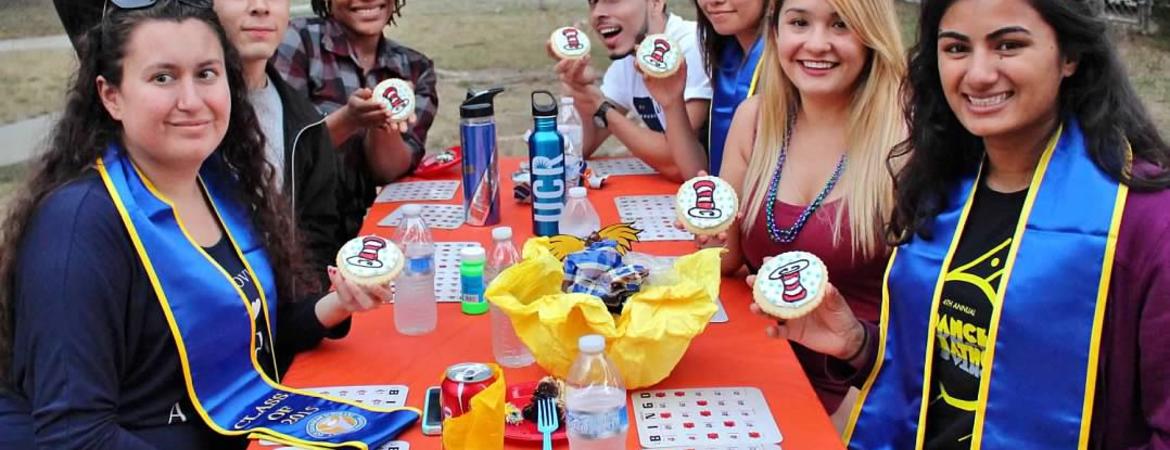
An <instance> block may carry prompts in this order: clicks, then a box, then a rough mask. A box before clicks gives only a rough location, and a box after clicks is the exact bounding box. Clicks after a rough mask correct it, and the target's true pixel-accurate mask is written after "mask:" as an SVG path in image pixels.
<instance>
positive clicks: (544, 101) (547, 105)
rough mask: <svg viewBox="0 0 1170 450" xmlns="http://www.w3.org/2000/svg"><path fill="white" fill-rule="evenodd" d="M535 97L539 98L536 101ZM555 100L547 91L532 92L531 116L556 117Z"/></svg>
mask: <svg viewBox="0 0 1170 450" xmlns="http://www.w3.org/2000/svg"><path fill="white" fill-rule="evenodd" d="M537 97H540V99H539V100H537ZM557 109H558V108H557V98H556V97H554V96H553V94H552V92H549V91H543V90H538V91H532V116H533V117H556V116H557Z"/></svg>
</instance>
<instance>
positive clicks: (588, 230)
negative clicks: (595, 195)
mask: <svg viewBox="0 0 1170 450" xmlns="http://www.w3.org/2000/svg"><path fill="white" fill-rule="evenodd" d="M557 229H558V230H560V233H561V234H569V235H573V236H577V237H579V238H582V239H585V238H587V237H589V235H590V234H592V233H593V232H594V231H597V230H600V229H601V218H600V217H598V216H597V210H595V209H593V204H592V203H589V192H588V191H586V190H585V187H584V186H577V187H573V188H570V189H569V197H568V199H567V200H566V201H565V209H564V210H562V211H561V220H560V221H559V222H558V223H557Z"/></svg>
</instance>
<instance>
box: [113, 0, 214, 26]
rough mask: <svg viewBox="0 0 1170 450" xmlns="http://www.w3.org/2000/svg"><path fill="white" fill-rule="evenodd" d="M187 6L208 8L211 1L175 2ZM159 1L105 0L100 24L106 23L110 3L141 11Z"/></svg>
mask: <svg viewBox="0 0 1170 450" xmlns="http://www.w3.org/2000/svg"><path fill="white" fill-rule="evenodd" d="M175 1H178V2H179V3H182V4H184V5H187V6H191V7H194V8H210V7H211V2H212V0H175ZM158 2H159V0H106V1H105V2H104V3H103V4H102V23H105V21H106V11H107V10H109V7H110V3H113V4H114V6H116V7H117V8H118V9H142V8H148V7H151V6H154V4H155V3H158Z"/></svg>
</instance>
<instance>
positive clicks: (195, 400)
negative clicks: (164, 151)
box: [97, 157, 422, 450]
mask: <svg viewBox="0 0 1170 450" xmlns="http://www.w3.org/2000/svg"><path fill="white" fill-rule="evenodd" d="M131 167H132V168H133V170H134V171H135V172H137V174H138V176H139V178H140V179H142V181H143V185H144V186H146V188H147V189H148V190H150V192H151V193H152V194H153V195H155V196H156V197H157V198H158V199H159V201H161V202H163V203H165V204H166V205H168V206H170V207H171V214H172V215H174V217H175V222H176V223H177V224H178V225H179V229H180V230H181V231H182V232H183V234H184V236H185V237H186V238H187V240H188V242H189V243H190V244H191V245H193V246H194V247H195V248H196V250H198V251H199V252H200V253H201V254H203V256H204V257H205V258H208V260H209V261H212V262H213V263H214V260H212V259H211V256H210V255H208V254H207V253H206V252H205V251H203V248H202V247H200V246H199V245H196V244H195V241H194V240H193V239H192V238H191V235H190V234H189V233H188V232H187V229H186V227H185V226H184V225H183V223H182V221H181V220H180V219H179V215H178V214H177V213H176V212H175V211H174V204H173V203H172V202H171V201H170V200H169V199H167V198H166V197H165V196H164V195H162V193H160V192H158V190H157V189H155V188H154V186H153V185H152V184H151V182H150V180H149V179H148V178H146V177H145V176H144V174H142V173H141V172H140V171H139V170H138V167H137V166H135V165H134V164H133V163H132V162H131ZM97 168H98V173H99V175H101V178H102V182H103V183H104V184H105V185H106V189H107V190H108V191H109V192H110V198H111V200H112V201H113V203H114V207H115V208H116V209H117V210H118V214H119V215H120V216H121V217H122V223H123V224H124V225H125V226H126V231H127V234H129V235H130V241H131V242H132V243H133V244H134V248H135V250H136V251H137V253H138V255H139V258H140V259H141V260H142V265H143V268H144V269H145V271H146V275H147V277H148V278H149V279H150V282H151V283H150V284H151V287H152V288H153V290H154V292H155V295H156V296H157V297H158V299H159V302H161V303H162V304H163V308H162V309H163V314H164V315H165V316H166V318H167V326H168V327H170V329H171V336H172V337H173V338H174V339H175V346H176V348H177V350H178V353H179V362H180V363H181V365H182V369H183V378H184V379H185V380H186V383H184V384H186V386H185V387H186V389H187V394H188V395H189V396H190V399H191V404H192V406H194V407H195V411H196V412H197V413H199V416H200V417H202V418H203V421H204V423H205V424H207V425H208V426H209V427H210V428H212V429H213V430H215V431H216V432H217V433H220V434H223V435H227V436H239V435H243V434H249V435H251V434H262V435H263V436H264V437H265V438H267V439H270V440H273V441H280V442H281V443H292V444H296V445H305V446H312V447H315V448H320V447H318V446H324V448H341V447H345V446H354V447H358V448H360V449H362V450H368V449H369V446H367V445H366V444H365V443H364V442H361V441H348V442H343V443H338V444H332V443H324V442H311V441H305V440H301V439H297V438H295V437H291V436H283V435H282V434H281V433H279V432H277V431H275V430H272V429H269V428H265V427H257V428H253V429H250V430H246V431H230V430H226V429H223V428H221V427H220V426H219V424H217V423H216V422H215V421H214V420H212V419H211V417H210V416H209V415H208V413H207V411H206V409H204V408H203V405H202V403H201V402H200V401H199V397H198V396H197V395H196V394H195V388H194V383H193V382H192V380H191V368H190V362H189V361H188V357H187V347H186V345H185V344H184V343H183V339H182V334H181V333H180V332H179V328H178V325H177V324H176V321H175V317H174V314H173V313H172V312H171V306H170V301H169V300H168V298H167V296H166V293H164V292H163V290H162V286H161V284H160V283H159V280H158V275H157V274H156V272H155V269H154V265H153V263H152V262H151V260H150V257H149V255H148V254H147V253H146V248H145V247H143V245H142V240H141V238H139V237H138V230H137V227H135V226H134V222H132V221H131V219H130V214H129V213H128V212H127V211H126V205H125V204H124V203H123V202H122V199H121V197H120V196H119V195H118V191H117V189H116V188H115V187H114V185H113V181H111V180H110V175H109V172H108V171H107V169H106V166H105V162H104V161H103V160H102V158H101V157H99V158H98V160H97ZM214 208H215V207H214V202H212V209H213V210H214ZM216 214H217V219H218V218H219V217H218V211H216ZM221 220H222V219H221ZM221 223H222V222H221ZM224 228H225V229H226V228H227V227H224ZM232 246H233V247H235V242H232ZM236 252H237V254H239V249H238V248H236ZM242 257H243V256H242V255H241V258H242ZM244 261H245V264H247V262H246V260H244ZM213 265H214V266H215V267H216V268H217V269H218V270H219V272H220V273H221V274H223V275H224V276H225V277H226V279H227V281H228V282H229V283H230V284H231V285H232V286H233V287H234V288H235V290H236V292H237V293H238V294H239V296H240V298H241V299H242V301H243V302H244V304H245V309H246V310H247V311H248V313H249V317H248V324H249V328H250V329H251V336H250V341H251V343H250V350H252V351H250V352H249V354H250V358H251V360H252V365H253V367H255V368H256V370H257V373H259V375H260V377H261V379H263V380H264V381H265V382H266V383H267V384H269V386H270V387H273V388H276V387H277V386H273V384H274V383H273V382H272V380H271V379H269V378H268V376H267V375H266V374H265V373H264V371H263V370H260V364H259V362H258V361H257V360H256V352H255V345H256V343H255V336H256V327H255V321H253V320H252V318H251V306H250V304H249V303H248V300H247V296H246V295H244V293H243V291H242V290H241V289H240V288H239V287H236V284H235V282H232V281H231V276H230V275H228V274H227V272H225V271H224V270H223V268H222V267H219V265H218V264H213ZM249 270H250V269H249ZM252 277H253V281H254V282H255V281H258V280H255V278H254V277H255V274H252ZM256 286H257V290H258V291H259V292H260V295H261V296H262V297H261V298H262V300H261V303H262V304H265V303H266V302H265V300H263V295H264V291H263V287H262V286H260V285H259V283H257V285H256ZM265 309H266V307H265ZM273 350H274V351H275V347H273ZM280 388H281V389H283V390H286V391H289V392H293V393H297V394H301V395H306V396H310V397H318V398H324V399H326V400H330V401H333V402H337V403H343V404H348V405H350V406H355V407H358V408H362V409H367V410H371V411H375V412H387V413H389V412H395V411H400V410H404V409H405V410H409V411H413V412H415V413H417V414H420V415H421V414H422V413H421V411H419V410H418V408H413V407H403V408H394V409H388V408H375V407H370V406H364V405H361V404H358V403H356V402H353V401H349V400H345V399H341V398H337V397H333V396H330V395H322V394H316V393H312V392H307V391H303V390H299V389H294V388H290V387H287V386H281V387H280Z"/></svg>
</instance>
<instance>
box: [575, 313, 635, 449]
mask: <svg viewBox="0 0 1170 450" xmlns="http://www.w3.org/2000/svg"><path fill="white" fill-rule="evenodd" d="M577 345H578V347H579V348H580V350H581V352H580V353H578V354H577V359H576V360H575V361H573V365H572V366H571V367H569V376H568V378H566V379H565V384H566V387H567V389H568V392H567V395H566V398H565V409H566V416H567V418H566V422H567V428H566V429H567V430H568V434H569V448H570V449H572V450H612V449H618V448H626V431H627V430H628V429H629V426H630V419H629V416H628V414H627V413H626V388H625V386H626V385H625V383H624V382H622V376H621V374H620V373H618V370H617V367H615V366H614V365H613V361H610V360H609V358H606V357H605V337H604V336H601V335H597V334H590V335H585V336H582V337H581V339H580V340H578V341H577Z"/></svg>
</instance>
